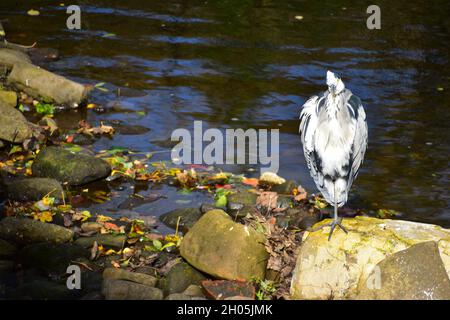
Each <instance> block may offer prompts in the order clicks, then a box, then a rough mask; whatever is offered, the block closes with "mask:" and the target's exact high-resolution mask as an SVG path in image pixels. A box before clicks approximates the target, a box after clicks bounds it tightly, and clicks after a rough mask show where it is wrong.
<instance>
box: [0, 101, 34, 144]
mask: <svg viewBox="0 0 450 320" xmlns="http://www.w3.org/2000/svg"><path fill="white" fill-rule="evenodd" d="M0 114H1V115H2V116H1V117H0V139H2V140H5V141H8V142H13V143H22V142H23V141H24V140H25V139H28V138H30V137H31V134H32V130H31V128H30V126H29V125H28V121H27V119H25V117H24V116H23V114H22V113H21V112H20V111H19V110H17V109H15V108H12V107H11V106H9V105H7V104H5V103H4V102H3V101H1V100H0Z"/></svg>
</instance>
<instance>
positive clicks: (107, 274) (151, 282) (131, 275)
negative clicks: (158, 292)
mask: <svg viewBox="0 0 450 320" xmlns="http://www.w3.org/2000/svg"><path fill="white" fill-rule="evenodd" d="M103 278H104V279H118V280H128V281H132V282H136V283H140V284H143V285H146V286H149V287H154V286H155V285H156V283H157V281H158V279H156V278H155V277H153V276H150V275H148V274H144V273H137V272H131V271H127V270H123V269H117V268H106V269H105V270H104V271H103Z"/></svg>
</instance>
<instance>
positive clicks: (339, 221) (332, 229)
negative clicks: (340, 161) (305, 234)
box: [308, 185, 348, 241]
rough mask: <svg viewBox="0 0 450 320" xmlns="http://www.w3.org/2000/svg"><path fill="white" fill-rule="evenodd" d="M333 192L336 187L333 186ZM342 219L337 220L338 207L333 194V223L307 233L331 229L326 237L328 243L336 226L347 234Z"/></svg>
mask: <svg viewBox="0 0 450 320" xmlns="http://www.w3.org/2000/svg"><path fill="white" fill-rule="evenodd" d="M333 188H334V191H336V185H334V187H333ZM341 221H342V218H339V215H338V205H337V200H336V192H334V217H333V221H332V222H330V223H327V224H324V225H321V226H320V227H317V228H314V229H309V230H308V231H309V232H315V231H318V230H320V229H323V228H325V227H331V229H330V233H329V235H328V241H330V240H331V236H332V234H333V231H334V229H335V228H336V226H338V227H339V228H341V229H342V231H344V232H345V233H348V231H347V229H345V228H344V226H343V225H342V223H341Z"/></svg>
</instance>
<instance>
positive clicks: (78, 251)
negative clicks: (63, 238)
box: [20, 243, 89, 274]
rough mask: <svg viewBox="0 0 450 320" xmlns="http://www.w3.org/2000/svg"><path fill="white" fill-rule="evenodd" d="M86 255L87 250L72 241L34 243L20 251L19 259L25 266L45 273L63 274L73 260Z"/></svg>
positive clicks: (85, 257) (84, 257) (87, 253)
mask: <svg viewBox="0 0 450 320" xmlns="http://www.w3.org/2000/svg"><path fill="white" fill-rule="evenodd" d="M88 257H89V251H88V250H86V249H84V248H82V247H80V246H78V245H75V244H72V243H62V244H54V243H36V244H30V245H28V246H25V247H24V248H23V249H22V250H21V251H20V259H21V261H22V263H23V264H24V265H25V266H26V267H35V268H38V269H40V270H42V271H44V272H45V273H51V272H54V273H57V274H65V273H66V270H67V267H68V266H69V265H71V264H73V261H78V260H80V259H87V258H88Z"/></svg>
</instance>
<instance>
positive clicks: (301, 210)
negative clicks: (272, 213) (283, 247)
mask: <svg viewBox="0 0 450 320" xmlns="http://www.w3.org/2000/svg"><path fill="white" fill-rule="evenodd" d="M276 218H277V225H278V226H279V227H281V228H289V229H297V228H300V229H302V230H306V229H308V228H310V227H312V226H313V225H314V224H316V223H317V222H319V221H320V214H317V213H315V212H314V211H313V212H310V211H309V209H308V208H306V207H296V208H290V209H287V210H286V211H284V212H282V213H281V214H280V215H278V216H277V217H276Z"/></svg>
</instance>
